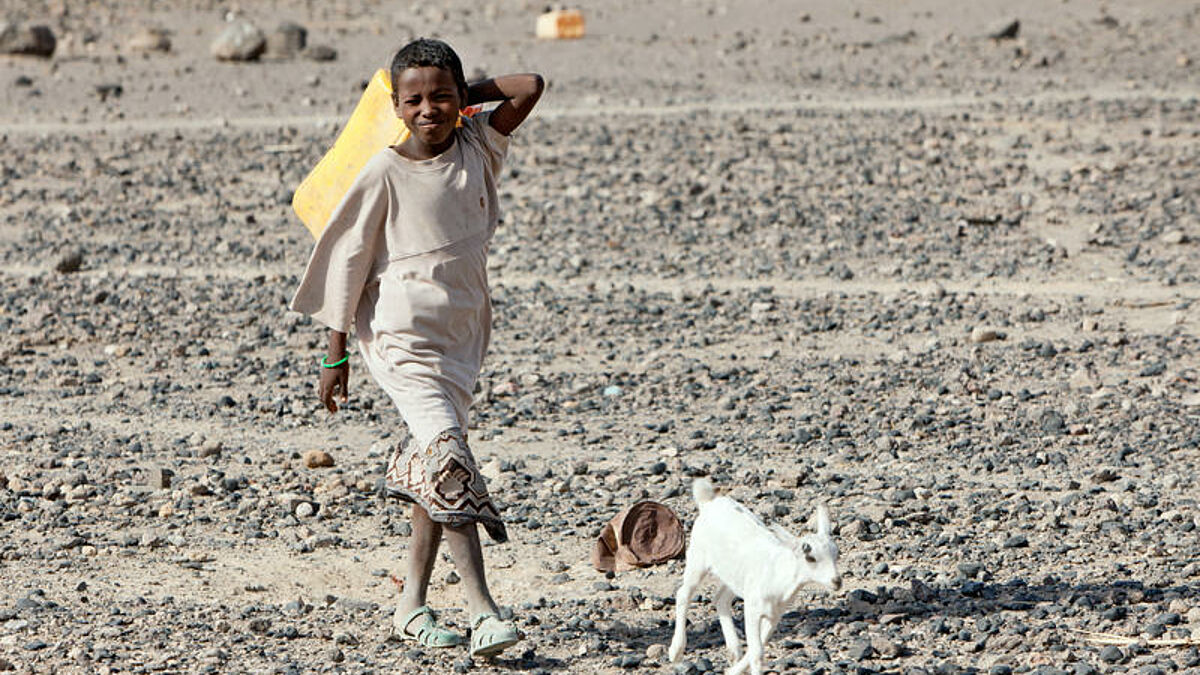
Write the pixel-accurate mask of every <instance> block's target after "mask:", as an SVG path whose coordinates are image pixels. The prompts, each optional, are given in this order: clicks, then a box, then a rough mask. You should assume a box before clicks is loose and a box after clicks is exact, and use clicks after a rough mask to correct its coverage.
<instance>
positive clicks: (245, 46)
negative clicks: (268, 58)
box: [210, 21, 267, 61]
mask: <svg viewBox="0 0 1200 675" xmlns="http://www.w3.org/2000/svg"><path fill="white" fill-rule="evenodd" d="M266 48H267V38H266V36H264V35H263V32H262V31H261V30H259V29H258V26H255V25H254V24H252V23H250V22H249V21H235V22H233V23H231V24H229V26H228V27H226V28H225V30H223V31H221V34H220V35H218V36H217V39H216V40H213V43H212V46H211V47H210V51H211V52H212V55H213V56H214V57H216V58H217V59H220V60H222V61H255V60H257V59H258V57H260V56H262V55H263V52H264V51H266Z"/></svg>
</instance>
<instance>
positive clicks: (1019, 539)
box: [1004, 534, 1029, 548]
mask: <svg viewBox="0 0 1200 675" xmlns="http://www.w3.org/2000/svg"><path fill="white" fill-rule="evenodd" d="M1027 546H1029V538H1028V537H1026V536H1025V535H1023V534H1014V535H1013V536H1011V537H1009V538H1008V539H1005V540H1004V548H1025V547H1027Z"/></svg>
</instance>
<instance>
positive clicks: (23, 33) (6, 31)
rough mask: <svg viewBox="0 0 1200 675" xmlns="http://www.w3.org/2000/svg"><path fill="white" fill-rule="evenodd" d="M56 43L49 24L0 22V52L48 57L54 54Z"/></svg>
mask: <svg viewBox="0 0 1200 675" xmlns="http://www.w3.org/2000/svg"><path fill="white" fill-rule="evenodd" d="M57 45H58V41H57V40H56V39H55V37H54V31H52V30H50V27H49V26H39V25H27V26H21V25H18V24H15V23H9V22H7V21H3V22H0V54H14V55H19V56H41V57H43V58H49V57H51V56H53V55H54V48H55V47H56V46H57Z"/></svg>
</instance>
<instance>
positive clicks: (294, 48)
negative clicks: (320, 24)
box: [266, 21, 308, 59]
mask: <svg viewBox="0 0 1200 675" xmlns="http://www.w3.org/2000/svg"><path fill="white" fill-rule="evenodd" d="M306 46H308V29H306V28H305V27H304V26H301V25H300V24H298V23H292V22H291V21H284V22H283V23H281V24H279V27H278V28H276V29H275V31H274V32H273V33H271V34H270V35H268V36H267V51H266V56H268V57H270V58H274V59H290V58H292V57H294V56H296V55H298V54H300V53H301V52H303V51H304V48H305V47H306Z"/></svg>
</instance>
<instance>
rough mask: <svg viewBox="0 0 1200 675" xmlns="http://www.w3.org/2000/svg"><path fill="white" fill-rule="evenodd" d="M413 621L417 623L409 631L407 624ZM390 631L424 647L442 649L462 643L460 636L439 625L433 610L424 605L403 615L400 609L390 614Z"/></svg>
mask: <svg viewBox="0 0 1200 675" xmlns="http://www.w3.org/2000/svg"><path fill="white" fill-rule="evenodd" d="M414 621H416V622H417V623H416V625H415V626H414V627H413V630H412V632H409V625H410V624H412V623H413V622H414ZM392 632H394V633H396V634H397V635H399V636H400V637H402V638H404V639H405V640H411V641H413V642H416V643H418V644H420V645H422V646H424V647H434V648H437V649H443V648H446V647H457V646H458V645H460V644H462V636H461V635H459V634H458V633H455V632H454V631H451V630H446V629H445V628H442V627H441V626H439V625H438V624H437V617H435V616H434V615H433V610H432V609H429V607H428V606H425V605H422V606H420V607H418V608H416V609H414V610H413V611H411V612H409V613H407V614H404V615H401V614H400V610H396V613H395V614H393V615H392Z"/></svg>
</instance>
